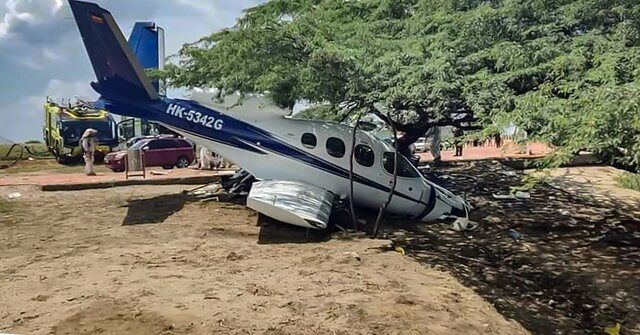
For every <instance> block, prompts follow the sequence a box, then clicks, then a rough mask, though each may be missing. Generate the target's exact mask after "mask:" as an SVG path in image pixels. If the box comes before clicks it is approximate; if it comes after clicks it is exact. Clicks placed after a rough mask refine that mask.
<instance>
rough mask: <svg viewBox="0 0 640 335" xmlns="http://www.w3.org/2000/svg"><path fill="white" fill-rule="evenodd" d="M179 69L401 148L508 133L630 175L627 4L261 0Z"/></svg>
mask: <svg viewBox="0 0 640 335" xmlns="http://www.w3.org/2000/svg"><path fill="white" fill-rule="evenodd" d="M178 59H179V61H178V63H177V64H176V65H174V66H169V67H168V68H167V70H166V72H165V73H164V76H165V77H166V78H168V79H169V81H170V83H171V84H173V85H177V86H192V87H193V86H215V87H219V88H223V89H226V90H228V91H236V90H240V91H247V92H268V93H269V94H270V96H271V97H272V98H273V100H274V101H275V102H276V103H278V104H280V105H282V106H289V107H291V106H292V105H293V104H294V103H295V101H298V100H300V99H305V100H308V101H311V102H314V103H317V104H322V105H327V106H330V107H329V108H328V109H322V111H323V113H325V114H326V112H327V110H333V111H336V112H338V111H340V110H342V112H344V110H345V109H347V110H352V109H354V110H360V111H367V112H372V113H375V114H377V115H378V116H380V117H381V118H382V119H383V120H385V121H386V122H388V123H391V122H393V123H394V124H395V126H396V128H397V129H398V130H401V131H404V132H406V135H405V137H404V138H403V139H402V140H401V142H400V144H401V146H402V147H403V148H406V146H407V145H408V144H410V143H412V142H413V141H415V140H416V139H417V138H418V137H420V136H422V135H423V134H424V133H425V131H426V130H428V129H429V128H430V127H432V126H434V125H458V126H463V127H471V126H472V125H473V124H472V122H475V124H480V125H482V126H483V128H484V130H483V131H484V132H485V133H487V134H488V133H491V132H495V131H499V130H500V129H503V128H504V127H505V126H506V125H508V124H514V125H516V126H518V127H521V128H522V129H525V130H526V131H527V132H528V135H529V138H530V139H540V140H545V141H548V142H549V143H551V144H553V145H554V146H556V147H558V152H559V153H567V152H575V151H577V150H580V149H589V150H594V151H596V152H598V153H601V154H603V155H609V156H610V157H612V158H616V159H621V160H623V161H624V162H625V163H628V164H635V165H638V164H640V116H639V114H640V113H638V96H639V87H640V3H638V2H637V1H636V0H532V1H520V0H490V1H488V0H483V1H480V0H360V1H348V0H271V1H269V2H266V3H264V4H262V5H258V6H256V7H253V8H250V9H247V10H246V11H245V12H244V15H243V16H242V17H241V18H240V19H239V20H238V21H237V23H236V25H235V26H234V27H231V28H229V29H225V30H223V31H220V32H216V33H213V34H212V35H210V36H208V37H205V38H203V39H202V40H201V41H199V42H197V43H195V44H191V45H185V46H184V47H183V48H182V50H181V51H180V53H179V58H178ZM325 116H326V115H325Z"/></svg>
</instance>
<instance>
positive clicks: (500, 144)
mask: <svg viewBox="0 0 640 335" xmlns="http://www.w3.org/2000/svg"><path fill="white" fill-rule="evenodd" d="M494 137H495V139H496V148H500V146H502V138H501V137H500V133H497V134H495V136H494Z"/></svg>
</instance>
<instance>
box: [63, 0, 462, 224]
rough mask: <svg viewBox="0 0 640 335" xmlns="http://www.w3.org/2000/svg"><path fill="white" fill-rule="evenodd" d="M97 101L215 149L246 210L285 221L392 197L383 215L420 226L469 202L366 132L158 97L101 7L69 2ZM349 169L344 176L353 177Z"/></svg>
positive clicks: (249, 104) (241, 104)
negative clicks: (240, 172)
mask: <svg viewBox="0 0 640 335" xmlns="http://www.w3.org/2000/svg"><path fill="white" fill-rule="evenodd" d="M69 3H70V5H71V9H72V11H73V15H74V17H75V20H76V22H77V25H78V28H79V30H80V34H81V35H82V39H83V41H84V45H85V47H86V49H87V52H88V54H89V58H90V60H91V63H92V65H93V69H94V72H95V74H96V77H97V81H96V82H93V83H91V85H92V87H93V88H94V89H95V90H96V91H97V92H98V93H99V94H100V95H101V97H100V99H99V100H98V101H97V102H96V104H97V105H98V106H100V107H101V108H105V109H107V110H109V111H110V112H112V113H115V114H119V115H124V116H130V117H137V118H144V119H148V120H153V121H156V122H159V123H161V124H162V125H164V126H166V127H168V128H170V129H172V130H174V131H176V132H178V133H180V134H182V135H184V136H185V137H188V138H190V139H192V140H193V141H195V142H196V143H197V144H198V145H202V146H205V147H207V148H211V149H213V150H214V151H215V152H216V153H219V154H220V155H221V156H223V157H224V158H225V159H228V160H230V161H232V162H234V163H235V164H237V165H238V166H240V167H242V168H243V169H245V170H246V171H248V172H249V173H251V174H252V175H253V176H254V177H255V178H256V179H257V180H258V181H257V182H255V183H254V184H253V185H252V187H251V191H250V193H249V196H248V199H247V206H248V207H250V208H252V209H254V210H256V211H258V212H260V213H263V214H265V215H267V216H269V217H272V218H274V219H277V220H280V221H282V222H285V223H289V224H293V225H297V226H302V227H306V228H313V229H324V228H326V227H327V224H328V221H329V216H330V214H331V210H332V207H333V206H334V204H335V200H337V199H345V198H348V197H349V195H350V193H351V192H350V186H351V181H353V199H350V200H351V201H352V202H353V204H355V205H358V206H361V207H366V208H373V209H378V208H380V207H381V205H382V204H384V203H386V201H387V198H388V196H389V194H390V193H391V191H392V187H393V186H392V185H393V182H394V181H393V173H394V169H397V179H396V184H395V187H394V188H393V196H392V198H391V201H390V202H389V204H388V206H387V207H386V211H388V212H390V213H393V214H396V215H403V216H408V217H411V218H413V219H417V220H421V221H432V220H435V219H438V218H441V217H447V216H449V217H463V218H464V217H466V216H467V215H468V209H469V205H468V204H467V203H466V202H465V201H464V199H462V198H461V197H459V196H456V195H454V194H452V193H451V192H449V191H448V190H446V189H444V188H442V187H440V186H438V185H436V184H434V183H433V182H431V181H429V180H427V179H425V178H424V177H423V176H422V175H421V174H420V173H419V172H418V170H417V169H416V168H415V167H414V166H413V165H412V164H411V163H409V161H408V160H407V159H406V158H404V157H403V156H402V155H397V157H399V159H398V162H397V167H396V163H395V157H396V154H395V149H394V148H393V147H392V146H391V145H389V144H388V143H387V142H385V141H382V140H381V139H379V138H377V137H375V136H374V135H373V134H372V133H370V132H367V131H363V130H357V131H356V136H355V141H356V143H355V146H354V150H353V155H354V161H355V162H354V163H353V170H350V157H349V156H350V151H351V147H352V138H353V133H352V132H353V131H354V130H353V128H352V127H350V126H348V125H344V124H339V123H331V122H323V121H314V120H302V119H294V118H290V117H287V115H289V114H290V112H289V110H284V109H280V108H278V107H276V106H274V105H273V104H270V103H268V102H267V101H266V100H265V99H262V98H260V97H259V96H252V97H248V98H244V99H243V98H240V97H239V96H238V95H235V96H230V97H227V98H226V99H224V100H220V99H219V97H218V96H217V95H216V94H214V93H207V92H206V91H194V93H193V95H192V97H191V98H192V100H184V99H170V98H167V97H164V96H160V95H159V94H158V91H157V90H156V89H155V88H154V87H153V85H152V83H151V81H150V80H149V79H148V78H147V77H146V75H145V74H144V72H143V70H142V68H141V66H140V64H139V63H138V60H137V59H136V57H135V55H134V54H133V53H132V51H131V49H130V48H129V46H128V44H127V41H126V40H125V38H124V36H123V34H122V32H121V31H120V29H119V28H118V26H117V24H116V22H115V20H114V18H113V16H112V15H111V14H110V13H109V11H107V10H105V9H103V8H101V7H99V6H98V5H96V4H94V3H89V2H83V1H77V0H69ZM351 172H352V173H351Z"/></svg>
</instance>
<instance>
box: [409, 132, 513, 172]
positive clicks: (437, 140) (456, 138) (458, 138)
mask: <svg viewBox="0 0 640 335" xmlns="http://www.w3.org/2000/svg"><path fill="white" fill-rule="evenodd" d="M452 132H453V146H454V149H455V152H454V154H453V156H454V157H461V156H462V151H463V149H464V147H465V146H468V145H473V146H474V147H478V146H481V147H484V146H487V145H490V146H495V147H496V148H500V147H501V146H502V137H501V136H500V134H499V133H497V134H494V135H492V136H490V137H489V138H488V139H484V140H480V139H475V140H471V141H468V140H467V139H465V138H464V130H463V129H462V128H458V127H454V128H453V129H452ZM425 137H427V138H431V148H430V152H431V156H433V162H434V163H438V162H440V161H441V160H442V156H441V151H442V137H441V130H440V127H433V128H431V129H429V131H427V133H426V134H425ZM411 151H412V152H414V151H415V150H413V147H412V150H411Z"/></svg>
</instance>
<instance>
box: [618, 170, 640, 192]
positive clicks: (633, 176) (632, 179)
mask: <svg viewBox="0 0 640 335" xmlns="http://www.w3.org/2000/svg"><path fill="white" fill-rule="evenodd" d="M615 181H616V183H617V184H618V186H620V187H623V188H628V189H630V190H635V191H640V174H637V173H629V172H625V173H623V174H621V175H619V176H617V177H616V178H615Z"/></svg>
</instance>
